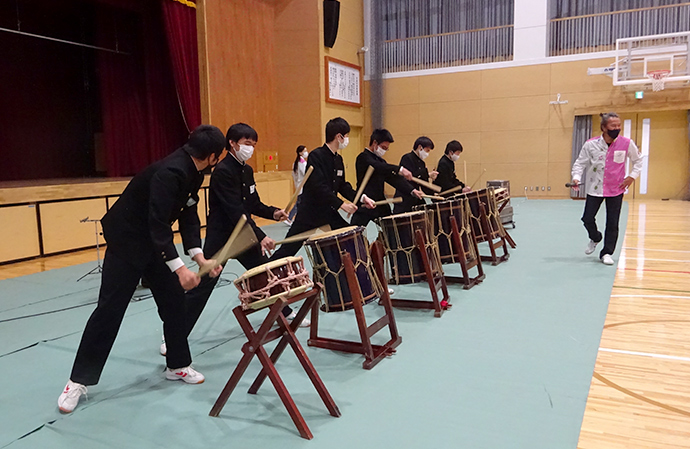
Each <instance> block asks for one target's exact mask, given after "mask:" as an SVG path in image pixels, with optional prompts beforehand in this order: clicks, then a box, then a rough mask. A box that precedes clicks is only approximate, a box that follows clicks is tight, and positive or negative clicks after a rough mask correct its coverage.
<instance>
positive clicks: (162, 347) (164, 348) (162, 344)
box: [160, 334, 168, 357]
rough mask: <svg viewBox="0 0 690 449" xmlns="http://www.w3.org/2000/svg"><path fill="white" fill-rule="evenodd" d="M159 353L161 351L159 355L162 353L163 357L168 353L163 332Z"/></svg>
mask: <svg viewBox="0 0 690 449" xmlns="http://www.w3.org/2000/svg"><path fill="white" fill-rule="evenodd" d="M160 353H161V355H162V356H163V357H165V356H166V354H168V347H167V346H166V345H165V334H163V335H162V336H161V349H160Z"/></svg>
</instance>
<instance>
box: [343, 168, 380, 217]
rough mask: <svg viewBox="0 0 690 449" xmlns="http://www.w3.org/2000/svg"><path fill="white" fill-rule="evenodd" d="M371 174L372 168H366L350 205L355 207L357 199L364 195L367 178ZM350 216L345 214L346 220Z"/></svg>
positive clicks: (372, 172)
mask: <svg viewBox="0 0 690 449" xmlns="http://www.w3.org/2000/svg"><path fill="white" fill-rule="evenodd" d="M373 174H374V167H373V166H371V165H370V166H369V168H367V172H366V173H364V178H362V183H361V184H360V185H359V189H357V193H356V194H355V199H354V200H353V201H352V204H354V205H355V206H356V205H357V203H358V202H359V198H360V197H361V196H362V194H363V193H364V188H365V187H366V186H367V184H368V183H369V178H371V175H373ZM351 216H352V214H347V218H350V217H351Z"/></svg>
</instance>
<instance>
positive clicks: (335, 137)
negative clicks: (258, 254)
mask: <svg viewBox="0 0 690 449" xmlns="http://www.w3.org/2000/svg"><path fill="white" fill-rule="evenodd" d="M349 133H350V125H349V124H348V123H347V122H346V121H345V119H342V118H340V117H337V118H334V119H332V120H330V121H329V122H328V123H327V124H326V143H325V144H324V145H323V146H321V147H319V148H317V149H315V150H314V151H312V152H310V153H309V159H307V169H308V168H309V167H310V166H311V167H314V171H313V172H312V174H311V176H309V179H307V182H306V183H305V184H304V189H303V191H302V204H301V206H300V209H299V210H298V211H297V216H296V217H295V221H294V222H293V223H292V226H291V227H290V231H288V233H287V237H290V236H292V235H296V234H300V233H302V232H305V231H309V230H311V229H314V228H318V227H320V226H324V225H326V224H328V225H330V226H331V229H338V228H344V227H346V226H348V222H347V221H345V219H344V218H343V217H342V216H341V215H340V213H339V212H338V211H339V210H342V211H343V212H345V213H348V214H354V213H355V212H356V211H357V206H356V205H354V204H352V203H347V202H344V201H343V200H341V199H340V198H338V194H341V195H342V196H343V197H345V198H347V199H348V200H349V201H353V200H354V199H355V195H356V194H357V192H355V190H354V189H353V188H352V186H351V185H350V183H349V182H347V181H346V180H345V165H344V164H343V158H342V157H341V156H340V154H339V153H338V151H339V150H342V149H344V148H345V147H346V146H347V144H348V142H349V137H348V134H349ZM361 202H362V204H364V206H365V207H368V208H369V209H373V208H374V207H376V206H374V202H373V201H372V200H371V199H369V198H366V197H364V198H362V199H361ZM301 246H302V242H294V243H287V244H283V245H281V247H280V248H279V249H278V250H277V251H276V252H275V253H273V256H271V260H276V259H280V258H281V257H287V256H294V255H295V254H296V253H297V251H299V249H300V247H301Z"/></svg>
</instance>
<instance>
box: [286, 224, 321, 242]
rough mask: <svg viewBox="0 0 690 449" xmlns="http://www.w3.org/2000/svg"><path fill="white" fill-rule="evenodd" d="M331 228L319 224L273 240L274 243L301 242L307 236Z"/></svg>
mask: <svg viewBox="0 0 690 449" xmlns="http://www.w3.org/2000/svg"><path fill="white" fill-rule="evenodd" d="M330 230H331V226H330V225H325V226H321V227H320V228H315V229H311V230H309V231H305V232H302V233H300V234H295V235H293V236H290V237H288V238H285V239H283V240H278V241H277V242H275V244H276V245H282V244H283V243H292V242H301V241H303V240H307V239H308V238H309V237H311V236H313V235H314V234H317V233H322V232H329V231H330Z"/></svg>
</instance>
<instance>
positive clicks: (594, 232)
mask: <svg viewBox="0 0 690 449" xmlns="http://www.w3.org/2000/svg"><path fill="white" fill-rule="evenodd" d="M604 200H605V201H606V230H605V231H604V247H603V248H602V249H601V251H600V252H599V258H602V257H604V254H609V255H612V254H613V252H614V251H615V250H616V242H617V241H618V222H619V221H620V216H621V206H622V205H623V194H622V193H621V194H620V195H618V196H609V197H600V196H591V195H587V200H586V201H585V212H584V214H583V215H582V223H584V225H585V229H587V233H588V234H589V238H590V240H593V241H595V242H597V243H598V242H601V232H599V230H598V229H597V223H596V216H597V212H599V207H601V203H602V202H603V201H604Z"/></svg>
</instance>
